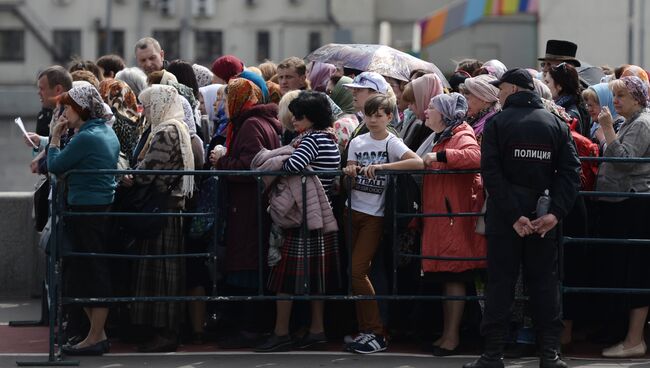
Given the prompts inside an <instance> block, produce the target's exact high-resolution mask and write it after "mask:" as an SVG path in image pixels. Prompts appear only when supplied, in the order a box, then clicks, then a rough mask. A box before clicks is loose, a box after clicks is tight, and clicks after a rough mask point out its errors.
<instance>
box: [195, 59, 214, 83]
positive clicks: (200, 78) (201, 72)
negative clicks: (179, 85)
mask: <svg viewBox="0 0 650 368" xmlns="http://www.w3.org/2000/svg"><path fill="white" fill-rule="evenodd" d="M192 69H193V70H194V75H195V76H196V84H198V85H199V88H201V87H205V86H209V85H211V84H212V77H214V74H212V72H211V71H210V69H208V68H206V67H204V66H203V65H199V64H193V65H192Z"/></svg>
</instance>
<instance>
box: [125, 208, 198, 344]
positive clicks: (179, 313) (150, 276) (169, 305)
mask: <svg viewBox="0 0 650 368" xmlns="http://www.w3.org/2000/svg"><path fill="white" fill-rule="evenodd" d="M135 246H136V247H137V248H136V249H138V253H139V254H142V255H144V254H156V255H158V254H180V253H184V252H185V244H184V241H183V221H182V218H180V217H169V218H167V223H166V224H165V227H164V228H163V229H162V232H161V233H160V235H159V236H158V238H157V239H153V240H143V241H140V242H138V243H137V244H136V245H135ZM134 271H135V277H134V278H133V282H134V295H135V296H138V297H142V296H183V295H186V290H185V259H184V258H166V259H141V260H137V261H136V262H135V270H134ZM183 305H184V303H182V302H146V303H133V305H132V309H131V311H132V315H131V318H132V322H133V323H134V324H138V325H148V326H152V327H156V328H165V329H168V330H171V331H176V332H178V331H179V329H180V322H181V321H182V320H183V317H184V314H183V313H184V312H183Z"/></svg>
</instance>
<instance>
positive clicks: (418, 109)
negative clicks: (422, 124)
mask: <svg viewBox="0 0 650 368" xmlns="http://www.w3.org/2000/svg"><path fill="white" fill-rule="evenodd" d="M411 86H412V87H413V95H414V96H415V103H414V104H413V105H414V109H413V113H414V114H415V116H417V117H418V119H420V120H422V121H425V120H426V119H427V117H426V115H425V111H426V110H427V107H428V106H429V102H430V101H431V99H432V98H433V97H435V96H438V95H440V94H441V93H442V92H443V91H442V89H443V86H442V82H441V81H440V78H439V77H438V76H437V75H436V74H433V73H431V74H425V75H423V76H421V77H420V78H418V79H416V80H414V81H412V82H411Z"/></svg>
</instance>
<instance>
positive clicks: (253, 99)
mask: <svg viewBox="0 0 650 368" xmlns="http://www.w3.org/2000/svg"><path fill="white" fill-rule="evenodd" d="M226 93H227V101H228V116H229V117H230V121H231V122H232V123H231V124H228V128H227V133H226V147H227V148H228V151H227V152H230V151H231V150H230V144H231V143H232V138H233V134H234V132H233V130H234V126H233V124H234V123H235V122H237V121H238V120H239V119H238V118H239V117H240V116H241V115H242V114H243V113H245V112H246V111H248V110H250V109H251V108H252V107H253V106H255V105H257V104H258V102H259V101H260V98H259V96H261V95H262V92H261V91H260V89H259V88H257V86H256V85H255V84H253V82H251V81H249V80H248V79H244V78H234V79H231V80H230V82H228V87H226Z"/></svg>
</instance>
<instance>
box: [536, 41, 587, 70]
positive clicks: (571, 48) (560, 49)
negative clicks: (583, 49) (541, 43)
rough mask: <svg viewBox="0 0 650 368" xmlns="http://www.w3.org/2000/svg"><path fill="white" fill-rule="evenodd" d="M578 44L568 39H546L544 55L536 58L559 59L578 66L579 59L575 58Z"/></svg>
mask: <svg viewBox="0 0 650 368" xmlns="http://www.w3.org/2000/svg"><path fill="white" fill-rule="evenodd" d="M576 51H578V45H576V44H575V43H573V42H570V41H563V40H548V41H546V55H544V57H542V58H538V59H537V60H559V61H568V62H570V63H571V64H573V65H574V66H580V61H579V60H578V59H576Z"/></svg>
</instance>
